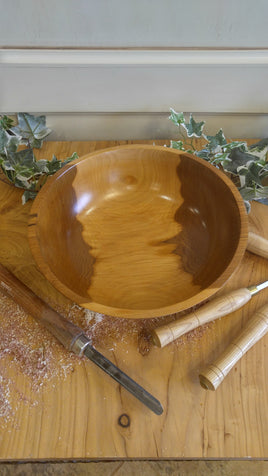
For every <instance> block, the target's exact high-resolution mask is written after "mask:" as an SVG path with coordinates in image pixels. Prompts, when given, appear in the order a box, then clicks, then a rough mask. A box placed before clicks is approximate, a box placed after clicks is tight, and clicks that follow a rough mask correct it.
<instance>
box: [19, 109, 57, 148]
mask: <svg viewBox="0 0 268 476" xmlns="http://www.w3.org/2000/svg"><path fill="white" fill-rule="evenodd" d="M11 131H12V132H13V133H14V134H16V135H17V136H19V137H21V143H22V144H26V145H30V146H31V147H33V148H36V149H40V148H41V147H42V144H43V140H44V139H45V137H47V136H48V135H49V134H50V132H51V130H50V129H48V128H47V127H46V117H45V116H38V117H36V116H32V115H31V114H27V113H19V114H18V125H17V126H16V127H12V129H11Z"/></svg>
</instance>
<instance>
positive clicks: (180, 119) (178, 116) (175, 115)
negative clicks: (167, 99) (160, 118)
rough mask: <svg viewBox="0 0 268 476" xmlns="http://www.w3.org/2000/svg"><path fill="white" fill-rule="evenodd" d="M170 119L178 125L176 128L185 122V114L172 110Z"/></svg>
mask: <svg viewBox="0 0 268 476" xmlns="http://www.w3.org/2000/svg"><path fill="white" fill-rule="evenodd" d="M169 119H170V120H171V121H172V122H173V123H174V124H176V126H180V124H183V123H184V122H185V119H184V114H183V112H176V111H174V109H172V108H170V116H169Z"/></svg>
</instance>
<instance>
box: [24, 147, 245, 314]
mask: <svg viewBox="0 0 268 476" xmlns="http://www.w3.org/2000/svg"><path fill="white" fill-rule="evenodd" d="M29 241H30V246H31V249H32V252H33V255H34V257H35V260H36V262H37V264H38V265H39V267H40V269H41V271H42V272H43V273H44V274H45V276H46V277H47V279H48V280H49V281H50V282H51V283H52V284H53V285H54V286H55V287H56V288H57V289H58V290H59V291H61V292H62V293H63V294H65V295H66V296H67V297H69V298H70V299H72V300H73V301H75V302H76V303H78V304H80V305H82V306H84V307H88V308H89V309H91V310H93V311H97V312H102V313H104V314H108V315H112V316H118V317H130V318H146V317H156V316H163V315H166V314H170V313H175V312H179V311H181V310H184V309H187V308H190V307H191V306H193V305H196V304H198V303H200V302H202V301H203V300H205V299H207V298H208V297H210V296H211V295H212V294H214V293H215V292H217V290H218V289H220V287H221V286H222V285H223V284H224V283H225V282H226V280H227V279H228V278H229V277H230V276H231V275H232V273H233V272H234V271H235V269H236V268H237V266H238V264H239V263H240V261H241V259H242V256H243V254H244V251H245V247H246V244H247V216H246V212H245V208H244V204H243V201H242V199H241V197H240V195H239V193H238V191H237V189H236V188H235V186H234V185H233V184H232V183H231V181H230V180H229V179H228V178H226V176H225V175H223V174H221V172H219V171H218V170H217V169H216V168H215V167H212V166H211V165H209V164H207V163H206V162H205V161H204V160H202V159H198V158H196V157H193V156H192V155H189V154H185V153H181V152H180V151H176V150H174V149H169V148H165V147H160V146H150V145H147V146H146V145H130V146H120V147H115V148H110V149H105V150H101V151H96V152H94V153H91V154H88V155H86V156H84V157H82V158H80V159H78V160H76V161H75V162H73V163H71V164H69V165H68V166H66V167H65V168H63V169H62V170H61V171H59V172H58V173H57V174H56V175H55V176H53V177H52V178H50V180H49V181H48V182H47V184H46V185H45V186H44V187H43V189H42V190H41V192H39V194H38V197H37V198H36V200H35V202H34V205H33V207H32V212H31V217H30V221H29Z"/></svg>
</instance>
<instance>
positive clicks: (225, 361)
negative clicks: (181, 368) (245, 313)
mask: <svg viewBox="0 0 268 476" xmlns="http://www.w3.org/2000/svg"><path fill="white" fill-rule="evenodd" d="M267 331H268V304H266V305H265V306H263V307H262V308H261V309H259V310H258V311H257V312H256V314H255V315H254V317H253V318H252V319H250V321H249V322H248V324H247V325H246V327H245V328H244V330H243V332H242V333H241V334H240V336H238V338H237V339H235V340H234V341H233V342H232V343H231V344H230V346H229V347H228V348H227V349H226V351H225V352H224V353H223V354H222V355H221V356H220V357H219V358H218V359H217V360H216V362H214V364H212V365H210V366H209V367H208V368H207V369H206V370H204V371H203V372H202V373H201V374H200V375H199V380H200V384H201V386H202V387H203V388H205V389H206V390H216V388H218V386H219V385H220V383H221V382H222V381H223V379H224V378H225V377H226V375H227V374H228V373H229V372H230V370H231V369H232V367H233V366H234V365H235V364H236V363H237V361H238V360H239V359H241V357H242V356H243V355H244V354H245V353H246V352H247V351H248V350H249V349H250V348H251V347H252V346H253V345H254V344H255V343H256V342H258V340H260V339H261V338H262V337H263V336H264V335H265V334H266V332H267Z"/></svg>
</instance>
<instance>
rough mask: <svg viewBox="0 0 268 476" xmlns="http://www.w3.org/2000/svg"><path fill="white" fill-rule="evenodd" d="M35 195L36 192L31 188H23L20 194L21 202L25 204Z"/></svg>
mask: <svg viewBox="0 0 268 476" xmlns="http://www.w3.org/2000/svg"><path fill="white" fill-rule="evenodd" d="M36 195H37V192H32V191H31V190H25V192H24V194H23V195H22V204H23V205H25V203H26V202H28V200H34V199H35V197H36Z"/></svg>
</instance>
